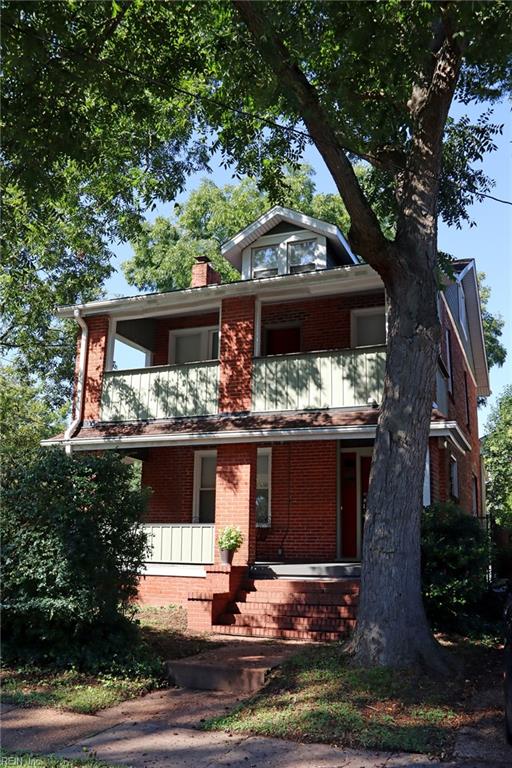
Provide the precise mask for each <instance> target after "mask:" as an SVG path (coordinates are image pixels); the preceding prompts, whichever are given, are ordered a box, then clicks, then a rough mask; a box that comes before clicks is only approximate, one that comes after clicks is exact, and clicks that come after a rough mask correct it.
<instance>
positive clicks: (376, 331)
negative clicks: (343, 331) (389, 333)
mask: <svg viewBox="0 0 512 768" xmlns="http://www.w3.org/2000/svg"><path fill="white" fill-rule="evenodd" d="M351 336H352V346H353V347H377V346H380V345H381V344H385V343H386V313H385V309H384V307H368V308H364V309H354V310H353V311H352V316H351Z"/></svg>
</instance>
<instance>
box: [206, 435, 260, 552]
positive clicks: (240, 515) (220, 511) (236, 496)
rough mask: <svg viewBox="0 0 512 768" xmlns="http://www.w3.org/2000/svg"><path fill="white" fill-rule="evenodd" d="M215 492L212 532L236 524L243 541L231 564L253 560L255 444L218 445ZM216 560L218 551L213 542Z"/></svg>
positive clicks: (254, 549)
mask: <svg viewBox="0 0 512 768" xmlns="http://www.w3.org/2000/svg"><path fill="white" fill-rule="evenodd" d="M216 483H217V486H216V493H215V532H216V536H218V534H219V531H220V530H221V529H222V528H224V527H225V526H226V525H236V526H238V527H239V528H240V529H241V530H242V533H243V535H244V543H243V544H242V546H241V548H240V549H239V550H238V552H236V553H235V556H234V558H233V565H234V566H244V565H247V564H249V563H253V562H254V558H255V556H256V445H251V444H235V445H219V446H218V448H217V479H216ZM215 562H216V563H219V562H220V552H219V548H218V546H217V543H215Z"/></svg>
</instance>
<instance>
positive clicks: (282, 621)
mask: <svg viewBox="0 0 512 768" xmlns="http://www.w3.org/2000/svg"><path fill="white" fill-rule="evenodd" d="M358 593H359V584H358V582H357V581H355V580H349V579H331V580H325V581H323V580H321V581H297V580H284V579H282V580H281V579H279V580H267V579H252V580H250V581H248V582H246V583H244V584H243V588H242V589H241V590H240V591H239V592H238V593H237V596H236V598H235V600H234V601H233V602H232V603H231V604H230V605H228V607H227V610H226V611H225V612H224V613H223V614H222V616H220V618H219V619H218V623H217V624H216V625H214V627H213V628H212V629H213V631H214V632H219V633H222V634H230V635H246V636H250V637H273V638H280V639H283V640H287V639H289V640H314V641H317V642H328V641H335V640H340V639H341V638H343V637H345V636H346V635H347V634H348V633H349V632H350V631H351V630H352V629H353V628H354V626H355V621H356V610H357V601H358Z"/></svg>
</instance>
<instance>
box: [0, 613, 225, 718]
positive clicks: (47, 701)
mask: <svg viewBox="0 0 512 768" xmlns="http://www.w3.org/2000/svg"><path fill="white" fill-rule="evenodd" d="M137 618H138V622H139V625H140V649H139V650H140V653H139V654H138V655H139V656H140V658H141V660H142V661H141V663H140V664H137V665H135V667H134V665H133V663H132V665H131V667H130V668H129V669H126V668H125V669H123V664H113V665H112V672H111V673H110V674H94V675H93V674H88V673H86V672H83V671H79V670H77V669H73V668H71V669H69V668H68V669H59V668H55V667H53V668H41V667H33V666H21V667H18V668H13V667H11V668H8V669H4V670H3V672H2V700H3V701H5V702H6V703H9V704H14V705H16V706H19V707H34V706H38V707H55V708H57V709H64V710H68V711H71V712H79V713H82V714H94V713H95V712H98V711H99V710H100V709H107V708H108V707H113V706H115V705H116V704H120V703H121V702H122V701H126V700H127V699H133V698H135V697H137V696H142V695H143V694H145V693H148V692H149V691H152V690H155V689H157V688H161V687H164V686H166V685H167V681H166V679H165V673H164V665H163V662H164V661H166V660H167V659H172V658H175V659H176V658H183V657H184V656H192V655H194V654H196V653H200V652H201V651H203V650H205V649H207V648H215V647H217V646H218V645H219V643H213V642H211V641H210V640H209V639H208V637H207V636H205V635H197V634H194V633H189V632H187V629H186V612H185V611H184V609H183V608H180V607H178V606H168V607H165V608H144V609H141V610H140V611H139V612H138V614H137ZM136 652H137V648H134V656H135V657H136V656H137V653H136ZM134 669H136V670H137V671H134Z"/></svg>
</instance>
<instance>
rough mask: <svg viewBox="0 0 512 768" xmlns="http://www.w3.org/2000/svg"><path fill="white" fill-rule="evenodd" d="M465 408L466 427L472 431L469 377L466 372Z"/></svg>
mask: <svg viewBox="0 0 512 768" xmlns="http://www.w3.org/2000/svg"><path fill="white" fill-rule="evenodd" d="M464 406H465V411H466V426H467V428H468V429H471V421H470V413H469V390H468V375H467V373H466V371H464Z"/></svg>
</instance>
